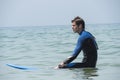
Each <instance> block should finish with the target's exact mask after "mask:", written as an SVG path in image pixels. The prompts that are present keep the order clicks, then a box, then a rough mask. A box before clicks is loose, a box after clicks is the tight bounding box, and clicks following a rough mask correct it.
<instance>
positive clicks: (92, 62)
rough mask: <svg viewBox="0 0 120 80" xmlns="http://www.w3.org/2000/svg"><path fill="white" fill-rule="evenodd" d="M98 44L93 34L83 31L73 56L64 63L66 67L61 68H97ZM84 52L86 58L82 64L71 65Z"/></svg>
mask: <svg viewBox="0 0 120 80" xmlns="http://www.w3.org/2000/svg"><path fill="white" fill-rule="evenodd" d="M97 49H98V46H97V43H96V41H95V38H94V36H92V34H91V33H89V32H87V31H85V30H83V31H82V32H81V33H80V36H79V38H78V41H77V44H76V47H75V49H74V51H73V54H72V55H71V56H70V57H69V58H67V59H66V60H65V61H64V64H66V65H65V66H63V67H61V68H85V67H96V61H97ZM81 50H82V51H83V55H84V58H83V60H82V62H81V63H80V62H78V63H71V62H72V61H73V60H74V59H75V58H76V57H77V56H78V54H79V53H80V51H81Z"/></svg>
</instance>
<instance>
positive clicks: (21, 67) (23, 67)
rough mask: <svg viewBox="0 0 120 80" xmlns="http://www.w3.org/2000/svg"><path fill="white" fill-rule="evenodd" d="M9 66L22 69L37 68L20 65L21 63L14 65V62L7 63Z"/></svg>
mask: <svg viewBox="0 0 120 80" xmlns="http://www.w3.org/2000/svg"><path fill="white" fill-rule="evenodd" d="M6 65H7V66H9V67H12V68H15V69H20V70H34V69H35V68H31V67H27V66H20V65H14V64H6Z"/></svg>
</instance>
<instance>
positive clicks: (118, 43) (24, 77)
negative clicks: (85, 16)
mask: <svg viewBox="0 0 120 80" xmlns="http://www.w3.org/2000/svg"><path fill="white" fill-rule="evenodd" d="M86 30H87V31H89V32H91V33H92V34H93V35H94V36H95V37H96V40H97V43H98V46H99V50H98V61H97V68H95V69H93V68H81V69H57V70H56V69H54V67H55V66H57V65H58V64H59V63H60V62H61V61H63V60H64V59H66V58H67V57H68V56H69V55H71V54H72V51H73V50H74V47H75V44H76V42H77V38H78V36H79V35H78V34H75V33H73V31H72V29H71V26H69V25H68V26H64V25H61V26H57V25H56V26H36V27H32V26H28V27H0V80H118V79H119V78H120V24H99V25H98V24H94V25H90V24H88V25H86ZM82 57H83V55H82V52H81V53H80V54H79V56H78V58H77V59H76V60H75V61H81V60H82ZM9 63H10V64H16V65H22V66H29V67H33V68H36V69H35V70H19V69H15V68H11V67H9V66H7V65H6V64H9Z"/></svg>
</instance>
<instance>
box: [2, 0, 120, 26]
mask: <svg viewBox="0 0 120 80" xmlns="http://www.w3.org/2000/svg"><path fill="white" fill-rule="evenodd" d="M76 16H80V17H82V18H83V19H84V20H85V22H86V24H106V23H120V0H0V27H4V26H45V25H70V24H71V20H72V19H73V18H74V17H76Z"/></svg>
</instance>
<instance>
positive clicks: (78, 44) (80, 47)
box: [71, 38, 82, 56]
mask: <svg viewBox="0 0 120 80" xmlns="http://www.w3.org/2000/svg"><path fill="white" fill-rule="evenodd" d="M81 49H82V38H79V39H78V41H77V44H76V47H75V49H74V51H73V54H72V55H71V56H78V54H79V53H80V51H81Z"/></svg>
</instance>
